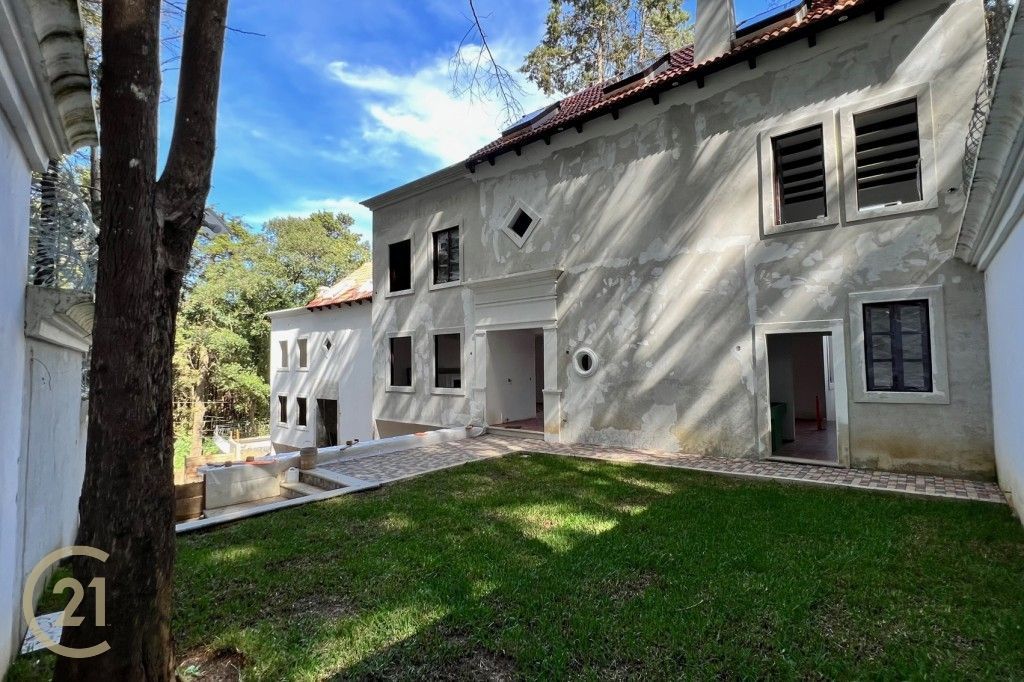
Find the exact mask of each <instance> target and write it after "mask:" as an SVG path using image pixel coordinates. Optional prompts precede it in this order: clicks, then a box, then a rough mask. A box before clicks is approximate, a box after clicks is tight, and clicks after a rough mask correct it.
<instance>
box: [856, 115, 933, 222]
mask: <svg viewBox="0 0 1024 682" xmlns="http://www.w3.org/2000/svg"><path fill="white" fill-rule="evenodd" d="M853 129H854V133H855V134H856V136H857V205H858V206H859V207H860V208H862V209H864V208H873V207H878V206H893V205H898V204H908V203H912V202H915V201H921V137H920V135H919V133H918V128H917V100H916V99H911V100H906V101H903V102H898V103H896V104H890V105H889V106H885V107H882V108H880V109H873V110H871V111H866V112H864V113H862V114H856V115H854V117H853Z"/></svg>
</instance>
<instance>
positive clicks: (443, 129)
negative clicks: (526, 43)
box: [327, 45, 544, 165]
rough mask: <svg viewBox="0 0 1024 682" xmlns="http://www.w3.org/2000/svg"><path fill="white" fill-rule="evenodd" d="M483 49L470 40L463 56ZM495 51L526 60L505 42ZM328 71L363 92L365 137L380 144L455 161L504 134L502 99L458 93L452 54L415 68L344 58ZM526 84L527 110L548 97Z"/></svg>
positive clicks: (509, 60)
mask: <svg viewBox="0 0 1024 682" xmlns="http://www.w3.org/2000/svg"><path fill="white" fill-rule="evenodd" d="M479 50H480V48H479V46H473V45H469V46H466V47H464V48H463V57H465V58H466V59H470V60H471V59H473V58H474V54H475V53H477V52H479ZM495 51H496V54H497V59H498V61H499V62H500V63H502V64H512V65H514V64H518V63H519V61H520V60H521V55H519V56H518V58H517V56H516V54H515V53H514V52H513V51H511V50H507V49H501V48H500V47H499V48H496V50H495ZM327 71H328V74H329V75H330V77H331V78H332V79H334V80H336V81H338V82H340V83H342V84H343V85H345V86H347V87H348V88H351V89H352V90H355V91H356V92H357V93H359V95H360V103H361V105H362V107H363V111H364V113H365V114H366V121H365V122H364V125H363V139H364V140H366V141H367V142H370V143H372V144H373V145H375V146H378V147H379V146H383V147H391V146H394V145H405V146H407V147H412V148H414V149H417V150H419V151H421V152H423V153H425V154H427V155H429V156H432V157H434V158H436V159H438V160H439V161H441V162H442V163H443V164H445V165H449V164H452V163H456V162H458V161H461V160H462V159H464V158H466V157H467V156H468V155H469V154H471V153H472V152H474V151H476V150H477V149H479V148H480V147H482V146H484V145H485V144H487V143H488V142H490V141H491V140H494V139H495V138H497V137H498V136H499V135H500V131H501V127H502V122H503V112H502V107H501V104H500V103H499V102H497V101H496V100H493V99H488V100H483V99H471V98H469V97H468V96H461V97H460V96H457V95H456V94H454V93H453V92H452V83H451V77H450V72H449V59H448V57H439V58H437V59H436V60H435V61H434V62H432V63H430V64H428V65H426V66H423V67H422V68H420V69H419V70H417V71H416V72H415V73H412V74H398V73H394V72H391V71H388V70H387V69H383V68H379V67H366V68H360V67H355V66H352V65H350V64H348V63H346V62H342V61H336V62H331V63H330V64H328V65H327ZM524 90H525V95H524V96H523V97H522V98H521V104H522V106H523V108H524V110H526V111H530V110H532V109H535V108H537V107H539V106H541V105H542V104H543V103H544V98H543V96H542V95H541V94H540V93H539V92H538V91H537V90H536V89H535V88H534V87H532V86H529V85H524ZM370 153H374V154H380V153H381V152H380V150H379V149H377V150H374V151H372V152H370Z"/></svg>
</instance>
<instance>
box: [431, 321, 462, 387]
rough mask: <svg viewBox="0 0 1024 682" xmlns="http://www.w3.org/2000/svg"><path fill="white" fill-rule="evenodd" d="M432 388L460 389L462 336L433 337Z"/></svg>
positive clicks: (444, 335) (443, 335)
mask: <svg viewBox="0 0 1024 682" xmlns="http://www.w3.org/2000/svg"><path fill="white" fill-rule="evenodd" d="M434 386H435V387H436V388H462V335H461V334H435V335H434Z"/></svg>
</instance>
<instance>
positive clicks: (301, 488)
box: [281, 483, 324, 500]
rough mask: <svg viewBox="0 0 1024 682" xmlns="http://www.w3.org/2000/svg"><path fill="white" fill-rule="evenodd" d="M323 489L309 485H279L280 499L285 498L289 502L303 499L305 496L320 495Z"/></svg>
mask: <svg viewBox="0 0 1024 682" xmlns="http://www.w3.org/2000/svg"><path fill="white" fill-rule="evenodd" d="M323 491H324V489H323V488H320V487H317V486H315V485H310V484H309V483H282V484H281V497H287V498H288V499H289V500H293V499H295V498H296V497H305V496H306V495H316V494H317V493H322V492H323Z"/></svg>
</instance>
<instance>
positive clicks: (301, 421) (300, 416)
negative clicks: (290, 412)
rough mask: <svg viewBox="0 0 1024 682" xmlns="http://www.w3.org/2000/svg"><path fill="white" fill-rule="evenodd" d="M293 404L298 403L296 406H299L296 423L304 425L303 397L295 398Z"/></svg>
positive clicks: (304, 406)
mask: <svg viewBox="0 0 1024 682" xmlns="http://www.w3.org/2000/svg"><path fill="white" fill-rule="evenodd" d="M295 404H296V405H298V408H299V414H298V418H297V420H296V424H298V425H299V426H305V425H306V399H305V398H296V399H295Z"/></svg>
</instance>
